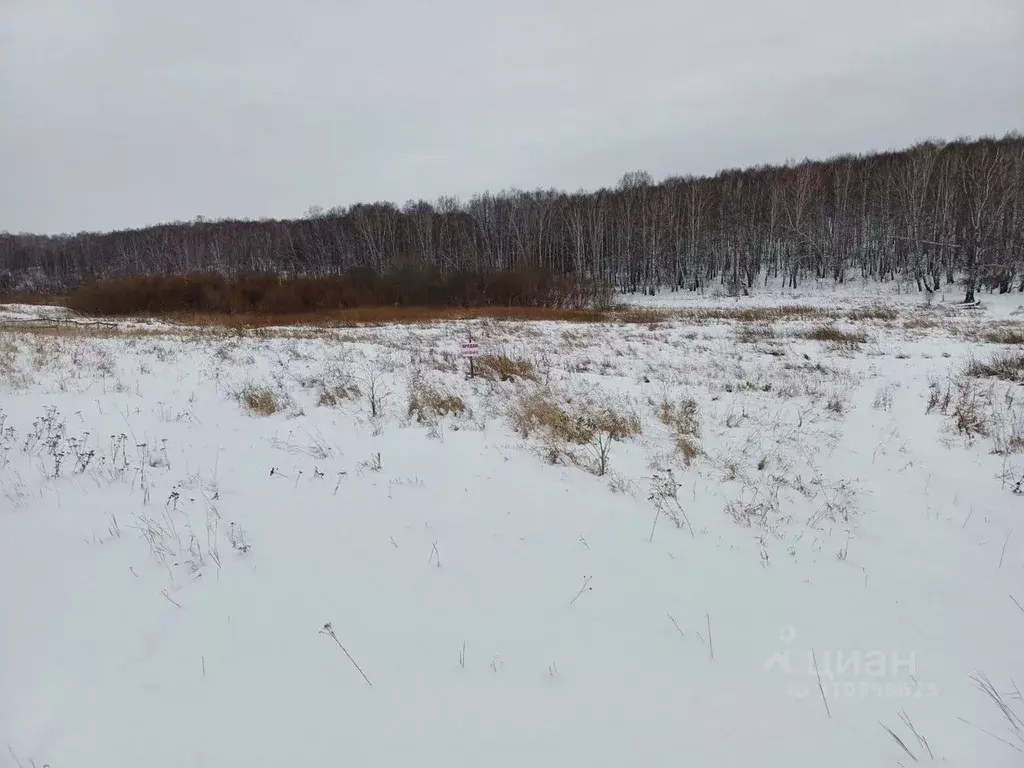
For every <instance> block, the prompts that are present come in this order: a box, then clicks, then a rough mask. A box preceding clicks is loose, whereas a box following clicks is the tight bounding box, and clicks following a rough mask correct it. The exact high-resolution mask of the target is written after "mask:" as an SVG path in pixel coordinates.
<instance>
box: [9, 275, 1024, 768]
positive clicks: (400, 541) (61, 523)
mask: <svg viewBox="0 0 1024 768" xmlns="http://www.w3.org/2000/svg"><path fill="white" fill-rule="evenodd" d="M944 298H945V300H943V297H936V298H935V299H934V301H933V302H932V304H931V306H925V305H924V302H923V300H922V298H921V296H920V295H919V294H916V293H913V294H911V295H906V294H900V295H895V294H893V295H886V296H882V297H879V296H878V295H869V294H868V293H865V294H863V295H861V294H860V293H858V292H856V291H847V292H845V293H842V292H840V293H835V294H833V293H828V294H825V295H822V294H818V295H810V296H808V295H794V294H792V293H780V294H775V295H771V296H763V295H762V296H756V297H751V298H744V299H728V298H712V297H705V298H703V299H700V298H694V297H693V296H692V295H691V294H687V293H680V294H669V295H667V296H662V297H653V299H652V298H651V297H646V298H645V299H644V300H643V301H640V299H639V297H637V299H636V303H646V304H652V303H657V304H660V305H662V306H664V305H671V306H673V307H676V308H681V309H683V310H685V311H684V312H683V313H681V314H680V315H678V316H676V317H673V318H670V319H668V320H661V321H658V322H652V323H651V324H649V325H648V324H644V323H640V324H636V323H634V324H600V325H598V324H593V325H587V324H580V325H572V324H559V323H519V322H517V323H511V322H507V323H501V322H486V321H479V322H473V323H442V324H433V325H421V326H395V327H374V328H355V329H327V330H316V329H302V330H285V329H279V330H261V331H253V332H248V333H243V332H227V331H224V332H219V331H211V330H202V331H200V330H190V329H169V328H167V327H164V326H159V325H152V326H146V325H140V324H133V325H131V326H124V327H111V326H108V325H102V326H81V325H68V324H66V323H56V322H54V324H52V325H47V324H45V323H33V322H29V321H30V320H31V319H32V317H34V316H35V315H33V312H35V311H36V309H33V308H24V307H17V308H7V309H6V311H5V312H4V313H2V314H0V616H2V622H3V624H2V626H3V629H2V632H0V741H2V742H3V745H2V746H0V764H5V763H3V761H6V762H7V763H9V764H10V765H12V766H13V765H20V766H22V768H28V766H36V768H41V767H42V766H43V765H49V766H51V768H70V767H71V766H75V767H76V768H83V767H86V766H95V767H96V768H118V767H120V766H125V767H127V766H147V767H152V768H161V767H163V766H181V765H188V766H227V765H239V766H246V768H257V767H260V766H267V768H270V767H273V768H277V767H278V766H282V765H301V766H338V765H359V766H369V765H374V766H376V765H380V766H395V765H413V764H417V765H426V766H432V765H442V766H447V767H448V768H455V767H456V766H474V767H475V766H480V765H483V766H488V768H499V767H501V766H516V767H517V768H518V766H523V765H533V766H559V767H560V768H561V767H562V766H569V765H572V766H575V765H579V766H616V767H619V766H626V765H629V766H633V765H636V766H678V765H694V766H720V765H765V766H781V765H785V766H814V768H817V766H820V765H829V766H857V767H858V768H859V767H860V766H867V765H872V766H873V765H878V766H896V765H899V764H901V763H902V764H904V765H910V764H911V763H912V762H914V758H916V760H918V761H920V762H929V761H931V760H932V759H933V756H934V760H935V761H936V762H943V763H944V764H946V765H955V766H971V767H973V766H982V765H983V766H1019V765H1021V761H1022V759H1024V753H1022V750H1024V737H1022V735H1021V731H1020V727H1021V726H1020V722H1019V721H1013V718H1014V717H1024V702H1022V701H1021V700H1020V694H1019V693H1018V692H1016V691H1015V685H1014V683H1013V682H1012V681H1013V680H1014V679H1016V680H1017V681H1018V682H1024V681H1022V680H1021V679H1022V678H1024V607H1022V606H1024V517H1022V508H1024V496H1020V495H1016V494H1014V492H1013V485H1014V483H1015V482H1016V480H1017V479H1019V478H1020V477H1021V476H1022V475H1024V460H1022V457H1021V455H1020V454H1014V453H1012V452H1011V453H1009V454H1006V455H1000V454H997V453H993V449H994V447H998V446H1000V445H1002V446H1009V447H1011V448H1015V449H1020V448H1022V447H1024V403H1022V402H1021V401H1020V400H1021V398H1020V393H1019V390H1018V387H1017V385H1016V384H1013V383H1010V382H1004V381H1000V380H997V379H984V380H980V379H979V380H973V379H965V378H964V377H962V376H961V371H962V370H963V368H964V365H965V364H966V363H967V362H968V361H969V360H971V359H973V358H978V359H987V358H988V357H990V356H991V355H993V354H998V353H1000V352H1006V351H1007V350H1012V349H1014V347H1010V346H1007V345H1004V344H995V343H986V342H985V341H984V338H985V334H986V333H991V332H994V331H998V332H1000V333H1006V334H1007V335H1008V337H1009V335H1012V333H1013V332H1021V331H1024V323H1021V324H1018V323H1017V322H1016V320H1017V318H1014V317H1012V316H1011V315H1012V312H1013V311H1014V310H1015V309H1016V308H1017V307H1018V305H1019V304H1020V303H1024V300H1022V299H1020V297H1019V295H1017V294H1011V295H1010V296H1006V297H998V296H983V297H982V300H983V302H984V305H983V307H982V308H981V309H978V310H968V311H964V310H955V309H952V308H950V307H949V306H948V304H950V303H952V302H953V301H955V300H958V299H959V295H957V296H955V297H954V294H950V295H948V296H946V297H944ZM879 302H884V304H885V306H886V307H889V308H891V309H892V310H894V311H891V312H888V313H887V312H875V311H872V309H873V308H875V307H876V306H877V305H878V303H879ZM794 305H798V306H802V307H805V308H806V309H805V312H804V313H803V314H800V313H797V312H794V311H791V310H786V311H785V312H776V313H774V314H773V313H771V312H767V314H765V315H764V316H754V317H750V316H742V317H741V316H740V314H738V313H739V312H740V311H741V310H744V309H747V308H757V309H760V310H770V309H771V308H772V307H779V306H787V307H791V306H794ZM865 308H868V310H867V311H865ZM704 310H711V311H709V312H708V313H707V314H706V315H702V312H703V311H704ZM44 311H46V312H48V313H49V312H52V310H44ZM732 312H736V313H737V314H736V317H737V318H740V319H733V317H732V316H730V313H732ZM48 319H50V320H53V319H54V318H52V317H50V318H48ZM58 319H59V318H58ZM652 319H653V320H658V318H656V317H655V318H652ZM470 327H471V328H472V330H473V336H474V339H476V340H479V342H480V344H481V346H482V347H483V351H484V352H491V353H497V354H503V355H505V356H507V357H508V358H509V359H511V360H513V361H526V362H527V363H532V364H533V370H532V376H533V378H532V379H530V378H515V379H513V380H510V381H501V380H490V379H486V378H482V377H476V378H473V379H468V378H467V376H466V374H465V364H464V361H463V360H461V359H460V357H459V354H460V349H459V345H460V342H461V341H463V340H464V338H465V336H466V331H467V329H468V328H470ZM823 328H825V329H840V330H842V331H844V332H846V333H851V334H854V335H856V334H862V335H863V341H858V340H857V338H856V336H854V338H852V339H849V340H845V341H844V340H839V341H828V340H826V341H817V340H813V339H809V338H807V336H808V334H811V335H819V334H820V333H821V331H822V329H823ZM1015 349H1021V347H1015ZM526 373H530V370H529V368H527V369H526ZM965 382H966V383H965ZM947 392H948V393H949V400H948V402H943V401H944V400H945V399H946V393H947ZM410 400H412V401H413V405H414V406H415V405H417V404H419V405H420V408H419V410H418V411H417V412H415V413H413V414H412V415H410ZM929 404H930V405H931V408H930V412H926V411H928V410H929ZM250 406H253V407H255V408H256V410H257V411H260V410H262V411H275V412H273V413H270V415H260V414H259V413H257V412H254V411H253V410H252V408H251V407H250ZM432 406H433V408H434V410H433V411H432V410H431V407H432ZM461 406H464V407H465V410H464V411H462V412H458V411H459V409H460V407H461ZM967 406H970V408H972V409H973V411H972V413H974V415H975V416H977V417H978V418H979V419H981V420H983V422H984V423H983V424H982V425H981V426H984V431H985V432H987V433H988V434H987V435H977V434H975V430H974V429H973V428H971V427H970V426H969V425H968V432H967V433H965V432H963V431H960V432H958V431H957V428H956V427H957V421H956V418H957V417H958V416H959V417H962V416H963V412H964V408H965V407H967ZM531 408H533V410H530V409H531ZM437 409H441V410H444V409H447V410H454V411H456V412H454V413H448V414H446V415H440V416H439V415H437ZM545 409H547V410H545ZM552 409H553V410H554V411H555V412H557V413H560V414H563V415H564V416H565V421H564V423H562V422H559V423H560V424H561V425H562V428H563V431H564V432H565V433H566V434H578V432H573V429H574V426H573V425H578V424H583V423H586V424H590V432H588V436H589V437H590V438H592V439H590V440H587V441H584V442H582V443H579V444H577V443H572V442H565V441H564V440H560V439H559V434H562V433H558V432H557V430H556V431H555V432H548V431H546V430H545V427H544V426H543V423H541V422H542V421H543V420H542V419H541V420H540V421H536V422H533V428H532V429H527V430H526V431H527V436H526V437H524V436H523V433H522V432H520V431H518V430H517V428H516V427H517V426H522V425H523V423H524V422H526V423H529V418H530V414H534V413H540V412H542V413H550V412H551V411H552ZM943 411H945V413H943ZM516 414H519V416H518V418H517V416H516ZM524 414H526V415H525V416H524ZM609 414H611V415H613V416H615V417H616V418H617V419H618V421H615V423H620V422H621V423H624V424H628V425H630V426H629V428H628V429H623V430H621V431H620V432H619V433H616V434H615V435H614V436H618V437H621V439H617V440H613V439H611V438H612V437H613V434H612V432H614V430H612V431H609V432H602V431H601V425H602V424H607V423H608V422H609ZM538 418H540V417H538ZM613 421H614V420H613ZM960 424H961V426H963V419H962V418H961V422H960ZM595 425H596V426H595ZM637 427H639V433H638V434H629V433H633V432H636V428H637ZM591 433H592V434H591ZM602 458H603V459H604V460H605V462H604V463H605V466H604V469H605V472H604V474H600V470H601V459H602ZM1015 530H1016V532H1015V533H1014V531H1015ZM972 678H973V679H972ZM985 680H990V681H991V683H992V685H993V686H994V688H995V694H996V696H995V697H994V696H992V695H989V694H987V693H986V692H985V691H984V690H982V689H981V686H983V685H984V681H985ZM979 683H981V686H979ZM994 698H1001V700H1002V701H1003V703H1004V704H1005V705H1006V706H1007V708H1008V711H1009V713H1010V714H1009V716H1007V715H1004V714H1003V712H1002V711H1001V710H1000V708H999V706H998V705H997V703H996V702H995V701H994ZM1014 712H1015V713H1016V714H1014ZM1013 722H1016V723H1017V725H1018V728H1017V729H1016V730H1015V729H1014V728H1013V727H1012V723H1013ZM886 729H891V733H890V732H889V731H887V730H886ZM900 742H901V743H900ZM908 752H909V753H912V754H913V756H914V758H912V757H911V756H910V754H908Z"/></svg>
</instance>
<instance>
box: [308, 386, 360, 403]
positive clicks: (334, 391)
mask: <svg viewBox="0 0 1024 768" xmlns="http://www.w3.org/2000/svg"><path fill="white" fill-rule="evenodd" d="M319 388H320V396H319V397H318V398H317V401H316V404H317V405H323V406H327V407H329V408H333V407H335V406H337V405H341V403H344V402H347V401H349V400H357V399H359V396H360V395H361V394H362V392H360V390H359V387H357V386H356V385H355V384H338V383H333V384H329V383H327V382H321V383H320V387H319Z"/></svg>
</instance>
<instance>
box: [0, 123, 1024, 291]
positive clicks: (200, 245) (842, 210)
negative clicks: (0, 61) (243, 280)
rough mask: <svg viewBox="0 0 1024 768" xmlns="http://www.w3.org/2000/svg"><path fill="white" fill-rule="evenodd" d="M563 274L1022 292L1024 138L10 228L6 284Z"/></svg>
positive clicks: (627, 284)
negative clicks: (896, 283)
mask: <svg viewBox="0 0 1024 768" xmlns="http://www.w3.org/2000/svg"><path fill="white" fill-rule="evenodd" d="M400 269H405V270H407V271H408V270H410V269H413V270H419V271H421V272H423V273H430V274H439V275H442V276H444V275H455V274H474V275H488V274H492V273H515V272H524V273H529V272H547V273H551V274H555V275H562V276H570V277H571V278H572V279H573V280H574V281H577V282H578V283H588V282H590V283H595V284H601V285H604V286H608V287H609V288H611V289H615V290H620V291H628V292H637V291H643V292H653V291H656V290H658V289H666V288H668V289H673V290H677V289H682V290H702V289H704V288H705V287H707V286H709V285H710V284H712V283H717V284H719V285H723V286H726V287H727V288H728V289H729V290H730V291H731V292H734V293H741V292H744V291H748V290H750V289H753V288H754V287H755V286H756V285H758V283H759V281H762V280H763V281H767V280H769V279H772V278H775V279H780V278H781V279H782V280H784V281H785V283H786V285H788V286H791V287H796V286H798V285H799V284H800V283H801V281H804V280H807V279H831V280H834V281H836V282H837V283H841V282H844V281H845V280H847V279H849V277H850V276H851V275H856V276H860V277H864V278H874V279H877V280H894V279H903V280H907V281H911V282H912V283H913V284H915V285H916V287H917V289H918V290H921V291H934V290H939V289H941V287H942V285H943V284H951V283H953V282H954V281H956V280H961V281H962V282H963V284H964V289H965V294H966V299H967V300H968V301H971V300H973V299H974V294H975V291H976V290H978V289H982V288H988V289H994V290H995V289H997V290H999V291H1000V292H1006V291H1009V290H1013V289H1016V290H1022V291H1024V137H1022V136H1021V135H1020V134H1019V133H1011V134H1008V135H1006V136H1004V137H1003V138H981V139H976V140H957V141H950V142H943V141H928V142H922V143H918V144H916V145H915V146H913V147H910V148H908V149H905V150H902V151H893V152H884V153H873V154H866V155H842V156H839V157H834V158H830V159H828V160H824V161H810V160H807V161H804V162H801V163H791V164H787V165H776V166H761V167H755V168H746V169H733V170H726V171H722V172H720V173H718V174H717V175H715V176H709V177H693V176H685V177H670V178H667V179H665V180H664V181H662V182H660V183H656V182H655V181H654V180H653V179H652V177H651V176H650V174H648V173H646V172H643V171H637V172H631V173H627V174H625V175H624V176H623V177H622V179H621V180H620V182H619V183H618V185H617V186H615V187H614V188H607V189H601V190H598V191H595V192H576V193H566V192H561V191H556V190H538V191H533V192H525V191H510V192H501V193H498V194H491V193H484V194H480V195H476V196H474V197H473V198H471V199H470V200H469V201H468V202H460V201H459V200H457V199H455V198H451V197H442V198H440V199H438V200H437V201H436V202H433V203H431V202H427V201H423V200H419V201H409V202H407V203H406V204H405V205H403V206H401V207H399V206H397V205H395V204H393V203H389V202H378V203H369V204H366V203H359V204H355V205H351V206H348V207H336V208H331V209H328V210H324V209H322V208H319V207H314V208H311V209H310V210H309V212H308V213H307V215H306V216H305V217H303V218H301V219H289V220H271V219H262V220H258V221H253V220H223V221H206V220H203V219H201V218H197V219H196V220H194V221H191V222H174V223H170V224H164V225H160V226H154V227H147V228H144V229H130V230H121V231H114V232H106V233H92V232H83V233H79V234H73V235H59V236H44V235H32V234H7V233H3V234H0V292H6V293H11V292H17V291H38V292H43V293H63V292H67V291H69V290H71V289H73V288H76V287H78V286H82V285H84V284H86V283H90V282H93V281H101V280H109V279H115V278H126V277H135V276H168V275H186V274H193V273H216V274H220V275H225V276H241V275H253V274H277V275H284V276H289V277H310V278H322V277H338V276H343V275H348V274H351V273H352V271H353V270H364V271H365V270H370V271H372V272H373V273H375V274H377V275H386V274H390V273H393V272H396V271H397V270H400Z"/></svg>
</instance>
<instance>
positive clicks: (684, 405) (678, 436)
mask: <svg viewBox="0 0 1024 768" xmlns="http://www.w3.org/2000/svg"><path fill="white" fill-rule="evenodd" d="M658 418H659V419H660V420H661V423H662V424H664V425H665V426H667V427H668V428H669V429H671V430H672V437H673V439H674V441H675V444H676V450H677V451H678V452H679V454H680V455H681V456H682V457H683V461H684V462H685V463H686V464H687V465H689V464H690V463H691V462H692V461H693V460H694V459H696V458H697V457H698V456H700V455H701V454H702V453H703V451H702V450H701V447H700V443H699V442H698V438H699V437H700V411H699V409H698V408H697V401H696V400H693V399H692V398H687V399H685V400H682V401H680V402H679V403H673V402H670V401H669V400H663V401H662V403H661V405H660V406H659V408H658Z"/></svg>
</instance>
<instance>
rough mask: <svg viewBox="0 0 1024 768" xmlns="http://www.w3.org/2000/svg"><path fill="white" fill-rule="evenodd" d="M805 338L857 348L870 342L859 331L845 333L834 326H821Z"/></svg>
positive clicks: (808, 333) (812, 330)
mask: <svg viewBox="0 0 1024 768" xmlns="http://www.w3.org/2000/svg"><path fill="white" fill-rule="evenodd" d="M805 338H807V339H810V340H811V341H826V342H829V343H832V344H836V345H839V346H843V347H856V346H858V345H860V344H863V343H864V342H865V341H867V340H868V337H867V336H866V335H865V334H863V333H860V332H857V331H844V330H843V329H842V328H839V327H837V326H834V325H820V326H818V327H817V328H813V329H811V330H810V331H808V332H807V333H806V335H805Z"/></svg>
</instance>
